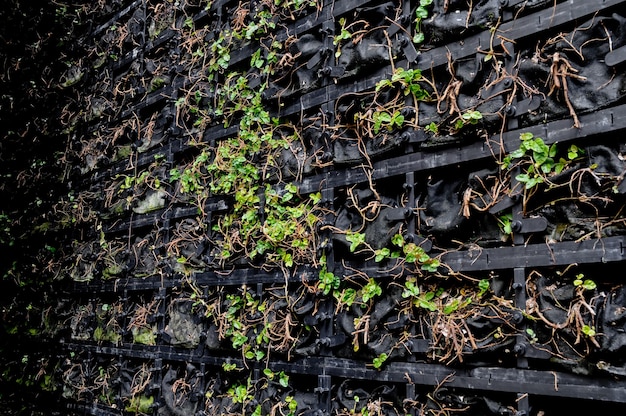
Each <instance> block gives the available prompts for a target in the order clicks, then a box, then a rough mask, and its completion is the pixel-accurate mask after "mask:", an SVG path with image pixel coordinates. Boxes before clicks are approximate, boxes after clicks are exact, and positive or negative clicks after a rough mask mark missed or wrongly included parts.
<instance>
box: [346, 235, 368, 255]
mask: <svg viewBox="0 0 626 416" xmlns="http://www.w3.org/2000/svg"><path fill="white" fill-rule="evenodd" d="M346 240H348V242H349V243H350V253H354V252H355V251H356V249H357V248H358V247H359V246H360V245H361V244H363V243H365V233H352V232H349V233H348V234H346Z"/></svg>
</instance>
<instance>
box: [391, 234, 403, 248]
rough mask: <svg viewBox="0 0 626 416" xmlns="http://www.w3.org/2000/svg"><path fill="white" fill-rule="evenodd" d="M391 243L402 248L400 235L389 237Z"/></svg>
mask: <svg viewBox="0 0 626 416" xmlns="http://www.w3.org/2000/svg"><path fill="white" fill-rule="evenodd" d="M391 243H392V244H393V245H395V246H397V247H402V246H404V237H403V236H402V234H396V235H394V236H393V237H391Z"/></svg>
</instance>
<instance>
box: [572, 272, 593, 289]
mask: <svg viewBox="0 0 626 416" xmlns="http://www.w3.org/2000/svg"><path fill="white" fill-rule="evenodd" d="M583 279H585V275H584V274H582V273H579V274H577V275H576V279H575V280H574V286H576V287H580V288H582V289H584V290H595V289H596V288H597V285H596V282H594V281H593V280H591V279H585V280H583Z"/></svg>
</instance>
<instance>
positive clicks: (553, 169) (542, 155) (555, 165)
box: [502, 133, 584, 189]
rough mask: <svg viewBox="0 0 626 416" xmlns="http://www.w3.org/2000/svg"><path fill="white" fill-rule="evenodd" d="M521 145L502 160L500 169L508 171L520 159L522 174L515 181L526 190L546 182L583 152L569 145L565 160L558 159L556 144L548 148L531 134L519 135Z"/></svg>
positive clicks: (541, 140)
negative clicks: (550, 176)
mask: <svg viewBox="0 0 626 416" xmlns="http://www.w3.org/2000/svg"><path fill="white" fill-rule="evenodd" d="M520 140H521V141H522V143H521V144H520V147H519V148H518V149H516V150H514V151H512V152H511V153H510V154H508V155H507V156H505V158H504V159H503V160H502V169H509V168H510V167H511V166H512V163H513V161H514V160H517V159H520V160H521V162H522V164H521V165H522V168H524V172H523V173H520V174H518V175H517V176H516V177H515V179H516V180H517V181H519V182H521V183H523V184H524V185H525V188H526V189H532V188H534V187H535V186H537V185H538V184H540V183H543V182H545V181H546V179H547V177H548V176H549V175H552V174H559V173H561V171H563V169H564V168H565V167H566V166H567V165H568V164H569V163H570V162H571V161H573V160H575V159H577V158H578V157H580V156H582V155H583V154H584V151H583V150H582V149H580V148H579V147H577V146H576V145H571V146H570V147H569V149H568V151H567V159H565V158H559V160H558V162H557V161H556V160H555V158H556V157H557V154H558V149H557V145H556V143H554V144H552V145H550V146H548V145H547V144H545V142H544V141H543V139H542V138H540V137H535V136H534V135H533V134H532V133H522V134H520Z"/></svg>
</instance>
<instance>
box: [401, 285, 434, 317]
mask: <svg viewBox="0 0 626 416" xmlns="http://www.w3.org/2000/svg"><path fill="white" fill-rule="evenodd" d="M435 296H436V294H435V292H426V293H421V290H420V288H419V286H418V285H417V280H416V279H415V278H414V277H411V278H408V279H407V280H406V282H404V290H403V291H402V297H403V298H405V299H407V298H410V299H411V300H412V303H413V305H414V306H416V307H418V308H423V309H426V310H429V311H431V312H434V311H436V310H438V308H437V304H436V303H435V302H433V299H434V298H435Z"/></svg>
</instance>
